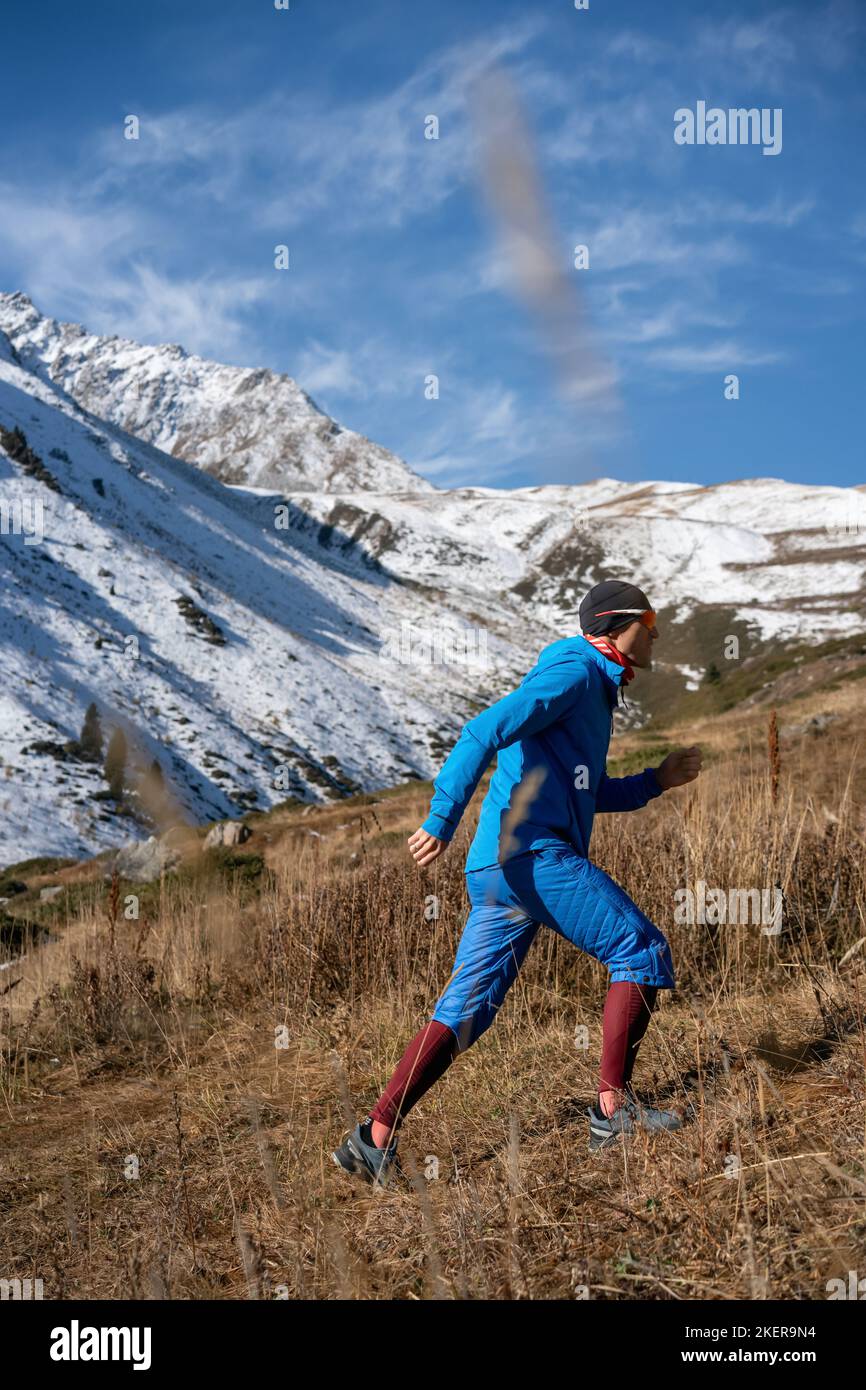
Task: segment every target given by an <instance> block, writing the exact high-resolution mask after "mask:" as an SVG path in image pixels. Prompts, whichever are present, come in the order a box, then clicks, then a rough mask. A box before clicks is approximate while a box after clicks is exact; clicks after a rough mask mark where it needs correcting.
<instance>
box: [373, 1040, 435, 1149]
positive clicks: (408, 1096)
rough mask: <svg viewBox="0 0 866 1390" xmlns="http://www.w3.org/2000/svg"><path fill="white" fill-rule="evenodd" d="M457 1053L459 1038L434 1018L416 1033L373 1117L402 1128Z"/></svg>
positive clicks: (380, 1121)
mask: <svg viewBox="0 0 866 1390" xmlns="http://www.w3.org/2000/svg"><path fill="white" fill-rule="evenodd" d="M456 1054H457V1036H456V1034H455V1033H454V1032H453V1031H452V1030H451V1029H450V1028H449V1027H448V1025H447V1024H445V1023H439V1022H438V1020H437V1019H431V1020H430V1022H429V1023H425V1024H424V1026H423V1028H421V1029H419V1031H418V1032H417V1033H416V1034H415V1036H414V1038H413V1039H412V1041H411V1042H410V1044H409V1046H408V1047H407V1048H406V1051H405V1052H404V1053H403V1056H402V1057H401V1058H400V1061H399V1062H398V1063H397V1070H396V1071H395V1072H394V1075H393V1076H392V1077H391V1080H390V1081H389V1082H388V1085H387V1086H386V1087H385V1090H384V1091H383V1092H382V1095H381V1096H380V1097H379V1100H378V1101H377V1102H376V1104H375V1106H374V1107H373V1109H372V1110H371V1111H370V1118H371V1119H373V1120H376V1121H377V1122H378V1123H379V1124H380V1125H387V1126H388V1128H389V1129H399V1128H400V1125H401V1124H402V1122H403V1120H404V1119H405V1117H406V1116H407V1115H408V1113H409V1111H410V1110H411V1109H412V1106H413V1105H414V1104H415V1102H416V1101H418V1100H420V1099H421V1097H422V1096H423V1095H424V1093H425V1091H429V1089H430V1087H431V1086H432V1085H433V1083H434V1081H438V1080H439V1077H440V1076H441V1075H442V1073H443V1072H444V1071H445V1070H446V1069H447V1067H448V1065H449V1063H450V1062H451V1061H452V1059H453V1058H454V1057H455V1056H456Z"/></svg>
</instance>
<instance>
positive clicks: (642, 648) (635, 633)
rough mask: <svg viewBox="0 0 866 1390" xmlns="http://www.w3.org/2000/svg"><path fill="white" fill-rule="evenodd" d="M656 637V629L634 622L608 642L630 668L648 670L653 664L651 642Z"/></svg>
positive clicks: (612, 636)
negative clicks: (610, 642) (636, 667)
mask: <svg viewBox="0 0 866 1390" xmlns="http://www.w3.org/2000/svg"><path fill="white" fill-rule="evenodd" d="M658 635H659V634H658V628H656V627H646V626H645V625H644V624H643V623H641V622H638V621H635V622H633V623H629V625H628V627H624V628H622V629H621V631H620V632H617V633H616V634H615V635H614V634H612V635H611V639H610V640H611V641H612V642H613V645H614V646H615V647H616V649H617V651H618V652H620V653H621V655H622V656H624V657H625V659H626V661H627V662H628V663H629V665H630V666H638V667H645V668H646V669H649V668H651V667H652V664H653V642H654V641H655V640H656V638H657V637H658Z"/></svg>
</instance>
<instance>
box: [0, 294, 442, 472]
mask: <svg viewBox="0 0 866 1390" xmlns="http://www.w3.org/2000/svg"><path fill="white" fill-rule="evenodd" d="M0 330H2V331H3V332H5V333H6V335H7V337H8V338H9V340H10V342H11V343H12V345H13V347H14V349H15V351H16V353H17V354H18V360H19V361H20V363H21V365H22V366H23V367H25V368H27V369H28V370H30V371H35V372H37V373H39V374H40V375H42V376H44V377H46V378H47V379H49V380H51V381H53V382H55V384H56V385H57V386H60V387H61V388H62V389H63V390H64V391H66V392H68V393H69V395H70V396H71V397H72V398H73V400H75V401H77V402H78V404H79V405H81V406H83V407H84V409H85V410H89V411H91V412H92V413H93V414H94V415H98V416H99V417H100V419H102V420H106V421H109V422H110V423H111V424H114V425H120V427H121V429H124V430H128V431H129V432H130V433H131V434H134V435H136V437H137V438H139V439H143V440H145V441H146V442H147V443H148V444H155V445H156V446H157V448H159V449H163V450H165V452H166V453H169V454H173V455H175V456H176V457H178V458H184V459H188V460H189V461H190V462H191V463H197V464H199V466H200V467H202V468H205V469H206V470H207V471H208V473H212V474H213V475H214V477H215V478H219V479H221V481H222V482H225V483H245V484H247V485H249V486H254V487H273V488H279V489H282V490H284V491H299V490H301V491H307V490H312V491H322V492H345V491H348V492H352V491H355V490H357V489H361V490H367V491H374V492H392V491H394V490H396V489H398V488H407V487H408V488H412V489H413V490H414V491H425V490H430V489H431V487H432V484H430V483H428V482H427V481H426V480H425V479H423V478H421V477H419V475H418V474H417V473H413V472H412V470H411V469H410V468H409V467H408V466H407V465H406V464H405V463H403V461H402V460H401V459H398V458H396V457H395V456H394V455H393V454H389V453H388V451H387V450H386V449H382V448H380V446H379V445H378V444H373V443H371V442H370V440H369V439H365V438H364V437H363V435H360V434H356V433H355V432H354V430H347V429H344V428H343V427H342V426H341V425H339V424H337V422H336V421H335V420H332V419H331V418H330V416H328V415H324V414H323V413H322V411H321V410H319V409H318V407H317V406H316V405H315V404H314V402H313V401H312V400H311V399H310V397H309V396H308V395H307V394H306V392H304V391H302V390H301V388H300V387H299V386H298V385H297V383H296V382H294V381H293V380H292V379H291V377H288V376H282V375H278V374H277V373H276V372H271V371H267V370H265V369H264V368H260V369H256V370H245V369H243V368H240V367H226V366H223V365H222V364H221V363H219V362H206V361H204V360H203V359H202V358H201V357H194V356H191V355H190V354H189V353H187V352H185V351H184V350H183V348H182V347H179V346H178V345H177V344H171V345H166V344H163V345H161V346H159V347H142V346H141V345H140V344H139V343H134V342H131V341H130V340H129V339H127V338H116V337H114V338H105V337H99V336H98V335H97V334H95V333H88V331H87V330H86V329H85V328H82V327H80V325H79V324H77V323H58V322H57V320H56V319H50V318H45V317H44V316H43V315H42V314H40V313H39V311H38V309H36V308H35V307H34V306H33V304H32V303H31V301H30V300H29V299H28V298H27V296H26V295H24V294H0Z"/></svg>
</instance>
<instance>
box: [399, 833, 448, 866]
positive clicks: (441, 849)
mask: <svg viewBox="0 0 866 1390" xmlns="http://www.w3.org/2000/svg"><path fill="white" fill-rule="evenodd" d="M407 844H408V846H409V853H410V854H411V855H412V858H413V859H414V860H415V863H416V864H421V865H424V864H432V863H433V860H434V859H438V858H439V856H440V854H444V853H445V850H446V849H447V848H448V841H447V840H437V838H436V836H435V835H429V834H428V833H427V831H426V830H416V831H415V834H414V835H410V836H409V839H408V841H407Z"/></svg>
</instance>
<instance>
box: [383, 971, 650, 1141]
mask: <svg viewBox="0 0 866 1390" xmlns="http://www.w3.org/2000/svg"><path fill="white" fill-rule="evenodd" d="M657 993H658V990H657V989H656V987H655V986H654V985H635V984H631V983H630V982H629V981H617V982H616V983H614V984H612V985H611V987H610V989H609V990H608V995H607V999H606V1000H605V1005H604V1031H603V1041H602V1052H601V1070H600V1077H599V1090H600V1091H614V1090H621V1089H622V1088H623V1086H625V1085H626V1084H627V1083H628V1082H629V1081H630V1080H631V1074H632V1069H633V1067H634V1061H635V1056H636V1054H637V1048H638V1044H639V1043H640V1041H641V1038H642V1037H643V1035H644V1033H645V1032H646V1030H647V1025H648V1023H649V1021H650V1014H651V1013H652V1010H653V1008H654V1006H655V1001H656V995H657ZM457 1050H458V1048H457V1036H456V1034H455V1033H454V1032H453V1030H452V1029H451V1028H449V1027H448V1026H447V1024H444V1023H439V1022H438V1020H436V1019H431V1020H430V1021H429V1022H428V1023H425V1024H424V1025H423V1027H421V1028H420V1029H419V1030H418V1032H417V1033H416V1034H415V1036H414V1038H413V1039H412V1041H411V1042H410V1043H409V1045H408V1047H407V1048H406V1051H405V1052H404V1053H403V1056H402V1057H401V1058H400V1061H399V1062H398V1063H397V1068H396V1070H395V1072H394V1075H393V1076H392V1077H391V1080H390V1081H389V1082H388V1085H387V1086H386V1087H385V1090H384V1091H383V1092H382V1095H381V1096H380V1097H379V1099H378V1101H377V1102H376V1104H375V1105H374V1107H373V1109H372V1110H371V1111H370V1118H371V1119H373V1120H375V1121H376V1122H377V1123H378V1124H381V1125H387V1126H388V1129H389V1130H393V1131H395V1132H396V1131H397V1130H398V1129H399V1128H400V1125H401V1124H402V1123H403V1120H404V1119H405V1118H406V1116H407V1115H408V1113H409V1111H410V1110H411V1109H412V1106H413V1105H415V1104H416V1102H417V1101H419V1100H420V1099H421V1097H422V1096H423V1095H424V1094H425V1093H426V1092H427V1091H429V1089H430V1087H431V1086H432V1085H433V1084H434V1082H436V1081H438V1080H439V1078H440V1076H442V1075H443V1073H444V1072H445V1071H446V1070H447V1069H448V1067H449V1066H450V1064H451V1062H452V1061H453V1060H454V1058H455V1057H456V1055H457Z"/></svg>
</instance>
